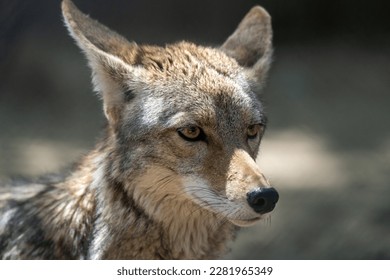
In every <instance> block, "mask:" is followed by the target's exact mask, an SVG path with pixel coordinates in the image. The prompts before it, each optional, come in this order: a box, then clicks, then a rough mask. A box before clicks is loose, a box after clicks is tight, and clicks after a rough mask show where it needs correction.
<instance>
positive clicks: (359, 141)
mask: <svg viewBox="0 0 390 280" xmlns="http://www.w3.org/2000/svg"><path fill="white" fill-rule="evenodd" d="M75 3H76V4H77V5H78V6H79V8H80V9H81V10H82V11H84V12H85V13H87V14H90V15H91V16H92V17H94V18H96V19H98V20H99V21H100V22H102V23H104V24H105V25H107V26H109V27H111V28H112V29H114V30H116V31H118V32H119V33H120V34H123V35H125V36H126V37H127V38H128V39H130V40H134V41H136V42H138V43H150V44H165V43H170V42H175V41H178V40H183V39H185V40H190V41H195V42H197V43H200V44H208V45H218V44H221V43H223V42H224V40H225V39H226V38H227V37H228V36H229V35H230V34H231V33H232V32H233V31H234V29H235V27H236V26H237V24H238V22H239V21H240V20H241V18H242V17H243V16H244V15H245V14H246V12H247V11H248V10H249V9H250V8H251V7H252V6H254V5H256V4H260V5H262V6H264V7H265V8H266V9H267V10H268V11H269V13H270V14H271V15H272V18H273V27H274V45H275V60H274V64H273V67H272V70H271V73H270V78H269V81H268V85H267V87H266V88H265V90H264V96H263V99H264V102H265V104H266V108H267V111H268V115H269V119H270V122H269V128H268V130H267V133H266V135H265V138H264V140H263V143H262V146H261V151H260V154H259V164H260V166H261V168H262V169H263V171H264V173H265V174H266V175H267V176H268V177H269V179H270V180H271V182H272V183H273V185H274V186H275V187H276V188H277V189H278V191H279V192H280V196H281V198H280V202H279V204H278V205H277V207H276V209H275V211H274V212H273V214H272V215H271V218H270V219H267V220H266V221H264V222H261V223H260V224H259V225H257V226H255V227H251V228H246V229H243V230H241V232H240V233H239V235H238V237H237V240H236V241H235V242H234V243H233V245H232V250H231V252H230V253H229V255H227V256H226V258H228V259H390V113H389V107H390V92H389V88H390V17H389V11H390V2H389V1H384V0H383V1H381V0H372V1H356V0H341V1H311V0H295V1H282V0H262V1H254V0H239V1H238V0H220V1H216V0H213V1H211V0H207V1H206V0H198V1H180V0H164V1H161V0H110V1H109V0H88V1H87V0H77V1H76V0H75ZM103 124H104V119H103V113H102V109H101V104H100V101H99V100H98V98H97V97H96V96H95V94H94V93H93V92H92V87H91V85H90V71H89V69H88V68H87V66H86V60H85V59H84V57H83V55H82V54H81V53H80V51H79V49H78V48H77V47H76V46H75V44H74V43H73V41H72V39H71V38H70V37H69V36H68V34H67V31H66V29H65V28H64V27H63V23H62V19H61V13H60V1H59V0H56V1H53V0H51V1H49V0H45V1H44V0H34V1H28V0H0V180H6V179H7V178H10V177H14V176H24V177H33V176H38V175H39V174H44V173H48V172H57V171H60V170H62V169H63V168H66V167H67V166H69V164H71V163H72V162H74V161H77V159H78V158H79V157H80V156H81V155H83V154H85V153H86V152H87V151H88V150H89V149H91V148H92V147H93V145H94V143H95V141H96V139H97V137H98V135H99V131H100V129H101V128H102V126H103Z"/></svg>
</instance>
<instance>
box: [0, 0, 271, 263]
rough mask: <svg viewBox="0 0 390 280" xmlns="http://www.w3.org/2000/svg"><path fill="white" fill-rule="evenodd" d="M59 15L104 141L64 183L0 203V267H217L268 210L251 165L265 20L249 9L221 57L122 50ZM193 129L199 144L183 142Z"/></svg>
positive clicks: (263, 186) (71, 11)
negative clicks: (154, 262) (99, 262)
mask: <svg viewBox="0 0 390 280" xmlns="http://www.w3.org/2000/svg"><path fill="white" fill-rule="evenodd" d="M62 10H63V15H64V20H65V24H66V26H67V27H68V29H69V32H70V34H71V35H72V37H73V38H74V39H75V41H76V43H77V44H78V46H79V47H80V48H81V49H82V50H83V52H84V53H85V55H86V57H87V59H88V62H89V66H90V68H91V70H92V81H93V84H94V87H95V90H96V91H97V92H98V94H99V95H100V96H101V97H102V100H103V108H104V113H105V115H106V117H107V129H106V134H105V136H104V138H103V139H101V141H99V143H98V144H97V145H96V148H95V149H94V150H93V151H92V152H90V153H89V154H88V155H87V156H86V157H85V158H84V159H83V160H82V161H80V162H79V163H78V165H77V166H76V167H75V169H74V170H73V171H72V172H71V173H70V174H69V175H67V176H65V177H64V178H58V179H55V180H53V179H51V180H46V181H45V182H42V183H39V184H35V185H31V184H30V185H28V184H25V185H23V186H20V187H7V188H5V189H3V190H2V191H1V192H0V213H2V215H3V216H2V217H1V216H0V255H1V257H2V258H4V259H18V258H19V259H40V258H41V259H42V258H43V259H209V258H216V257H219V256H220V255H221V254H223V253H224V252H225V251H226V244H227V242H228V241H229V240H232V239H233V238H234V236H235V232H236V230H237V228H238V227H237V226H249V225H252V224H254V223H255V222H257V221H259V220H260V219H262V218H263V217H264V216H265V214H266V213H267V212H269V211H271V210H272V209H273V207H274V206H275V203H276V202H277V199H278V195H277V193H276V191H273V193H272V195H273V200H272V201H271V202H270V203H271V204H270V205H269V206H267V208H265V209H263V208H262V207H263V202H264V203H265V201H263V200H262V199H263V198H261V199H260V200H259V199H257V198H253V193H256V194H258V193H260V192H261V191H263V190H270V189H272V190H273V188H270V184H269V182H268V181H267V179H266V178H265V177H264V175H263V174H262V172H261V171H260V169H259V167H258V166H257V164H256V163H255V158H256V157H257V154H258V151H259V145H260V141H261V138H262V136H263V130H264V128H265V126H266V118H265V115H264V109H263V107H262V104H261V102H260V101H259V100H258V97H259V92H258V90H259V88H261V87H262V86H263V84H264V79H265V76H266V72H267V71H268V68H269V64H270V60H271V53H272V46H271V39H272V31H271V25H270V17H269V15H268V14H267V12H266V11H265V10H264V9H262V8H261V7H254V8H253V9H252V10H251V11H250V12H249V13H248V15H247V16H246V17H245V18H244V19H243V21H242V22H241V23H240V25H239V26H238V28H237V30H236V31H235V32H234V33H233V34H232V35H231V36H230V37H229V38H228V39H227V41H226V42H225V43H224V44H223V45H222V47H220V48H211V47H202V46H197V45H195V44H193V43H189V42H179V43H175V44H169V45H166V46H164V47H160V46H147V45H142V46H139V45H137V44H136V43H134V42H129V41H127V40H126V39H125V38H123V37H122V36H120V35H118V34H117V33H115V32H114V31H111V30H110V29H108V28H107V27H105V26H103V25H102V24H100V23H98V22H97V21H95V20H93V19H91V18H89V17H88V16H86V15H84V14H83V13H81V12H80V11H79V10H78V9H77V8H76V6H74V4H73V3H72V2H71V1H70V0H64V1H63V2H62ZM253 126H255V127H257V128H258V130H255V132H256V131H258V133H257V132H256V133H255V134H254V135H252V134H251V133H250V132H252V130H251V128H252V127H253ZM194 128H195V130H196V129H197V130H196V131H198V132H199V134H198V136H199V137H198V138H196V139H190V138H188V137H187V136H186V135H183V133H182V131H183V129H194ZM24 192H27V193H28V194H27V195H26V194H23V193H24ZM265 199H266V198H265ZM13 220H15V221H19V220H23V221H21V222H20V223H13V222H12V221H13ZM33 225H34V227H32V226H33ZM29 227H31V228H32V229H31V230H30V231H26V229H27V228H29Z"/></svg>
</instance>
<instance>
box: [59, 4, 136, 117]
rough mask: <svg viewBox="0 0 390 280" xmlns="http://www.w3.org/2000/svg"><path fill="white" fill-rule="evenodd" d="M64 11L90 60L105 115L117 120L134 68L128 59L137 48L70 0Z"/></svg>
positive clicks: (63, 7)
mask: <svg viewBox="0 0 390 280" xmlns="http://www.w3.org/2000/svg"><path fill="white" fill-rule="evenodd" d="M62 13H63V16H64V21H65V24H66V26H67V28H68V30H69V32H70V34H71V36H72V37H73V38H74V39H75V41H76V43H77V45H78V46H79V47H80V48H81V49H82V50H83V52H84V53H85V55H86V57H87V59H88V62H89V65H90V67H91V69H92V77H93V78H92V80H93V84H94V88H95V90H96V91H97V92H99V93H100V94H101V95H102V97H103V102H104V112H105V114H106V117H107V118H108V119H109V121H116V120H117V119H118V118H119V115H120V112H121V107H122V106H123V104H124V99H125V91H126V85H125V80H126V79H128V78H129V75H131V74H132V73H133V72H134V71H135V67H134V66H132V65H131V63H128V61H127V60H129V59H130V58H131V57H133V56H134V55H135V53H136V52H137V48H138V47H137V45H136V44H135V43H130V42H128V41H127V40H126V39H125V38H123V37H122V36H120V35H119V34H117V33H115V32H114V31H111V30H110V29H109V28H107V27H105V26H104V25H102V24H100V23H98V22H97V21H95V20H93V19H91V18H90V17H88V16H87V15H85V14H83V13H82V12H80V11H79V10H78V9H77V7H76V6H75V5H74V4H73V3H72V1H70V0H64V1H63V2H62Z"/></svg>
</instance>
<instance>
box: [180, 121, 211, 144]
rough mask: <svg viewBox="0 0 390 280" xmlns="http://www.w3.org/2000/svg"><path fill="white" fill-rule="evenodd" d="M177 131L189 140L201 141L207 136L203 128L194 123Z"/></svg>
mask: <svg viewBox="0 0 390 280" xmlns="http://www.w3.org/2000/svg"><path fill="white" fill-rule="evenodd" d="M177 133H178V134H179V135H180V137H181V138H183V139H184V140H187V141H200V140H204V138H205V135H204V133H203V130H202V129H201V128H199V127H197V126H194V125H191V126H187V127H182V128H179V129H178V130H177Z"/></svg>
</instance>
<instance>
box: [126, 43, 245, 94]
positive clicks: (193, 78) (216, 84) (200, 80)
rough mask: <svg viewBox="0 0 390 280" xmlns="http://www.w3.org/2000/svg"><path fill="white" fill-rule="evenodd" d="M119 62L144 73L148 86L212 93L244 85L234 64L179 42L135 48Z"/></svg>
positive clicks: (215, 52)
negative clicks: (175, 87)
mask: <svg viewBox="0 0 390 280" xmlns="http://www.w3.org/2000/svg"><path fill="white" fill-rule="evenodd" d="M123 60H124V61H125V62H126V63H128V64H130V65H134V66H141V67H142V68H144V69H145V70H146V71H147V73H146V74H147V75H146V76H147V77H148V81H147V82H148V83H153V84H154V83H155V82H157V83H159V84H161V83H163V84H166V85H168V84H172V83H174V84H176V83H181V84H182V85H184V86H187V87H189V86H193V85H196V87H197V89H198V90H200V91H204V92H208V93H209V94H213V92H215V91H218V92H219V91H220V90H223V88H220V87H221V86H223V85H225V87H228V85H229V82H234V83H240V84H241V86H245V87H246V86H247V85H246V84H245V81H244V80H245V79H244V78H243V74H242V73H241V71H242V68H241V67H240V66H239V65H238V64H237V62H236V61H235V60H234V59H232V58H230V57H228V56H227V55H225V54H224V53H223V52H222V51H220V50H218V49H214V48H207V47H202V46H197V45H195V44H193V43H188V42H180V43H176V44H171V45H166V46H165V47H158V46H138V47H137V48H133V50H132V51H129V52H127V53H126V55H125V56H123Z"/></svg>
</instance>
